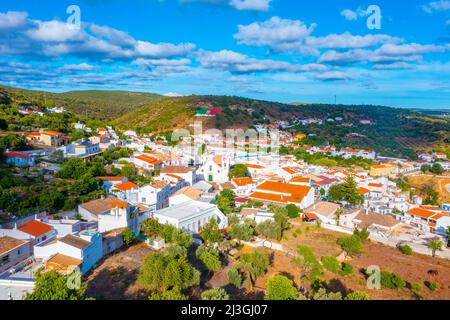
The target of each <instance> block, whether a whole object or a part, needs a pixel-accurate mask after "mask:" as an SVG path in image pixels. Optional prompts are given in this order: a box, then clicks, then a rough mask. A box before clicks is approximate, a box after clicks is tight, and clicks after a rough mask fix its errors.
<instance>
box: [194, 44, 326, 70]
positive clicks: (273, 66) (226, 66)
mask: <svg viewBox="0 0 450 320" xmlns="http://www.w3.org/2000/svg"><path fill="white" fill-rule="evenodd" d="M197 60H198V61H200V63H201V65H202V66H203V67H205V68H210V69H219V70H224V71H230V72H235V73H252V72H271V71H291V72H311V71H323V70H326V67H325V66H323V65H321V64H303V65H302V64H291V63H288V62H285V61H278V60H271V59H255V58H251V57H249V56H247V55H244V54H241V53H237V52H234V51H230V50H221V51H215V52H212V51H200V52H199V54H198V55H197Z"/></svg>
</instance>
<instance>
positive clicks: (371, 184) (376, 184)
mask: <svg viewBox="0 0 450 320" xmlns="http://www.w3.org/2000/svg"><path fill="white" fill-rule="evenodd" d="M382 186H383V185H382V184H381V183H369V187H374V188H381V187H382Z"/></svg>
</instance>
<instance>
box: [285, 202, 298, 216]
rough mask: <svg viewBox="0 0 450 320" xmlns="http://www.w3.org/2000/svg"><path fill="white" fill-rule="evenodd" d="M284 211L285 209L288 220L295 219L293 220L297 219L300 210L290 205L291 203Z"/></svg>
mask: <svg viewBox="0 0 450 320" xmlns="http://www.w3.org/2000/svg"><path fill="white" fill-rule="evenodd" d="M286 209H287V213H288V216H289V218H291V219H295V218H298V217H299V216H300V215H299V213H300V209H299V208H298V207H297V206H296V205H295V204H292V203H291V204H288V205H287V206H286Z"/></svg>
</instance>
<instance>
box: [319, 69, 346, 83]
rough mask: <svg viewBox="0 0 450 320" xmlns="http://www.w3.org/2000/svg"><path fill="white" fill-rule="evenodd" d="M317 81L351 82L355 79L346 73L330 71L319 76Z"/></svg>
mask: <svg viewBox="0 0 450 320" xmlns="http://www.w3.org/2000/svg"><path fill="white" fill-rule="evenodd" d="M316 79H318V80H322V81H341V80H350V79H353V77H352V76H351V75H349V74H347V73H345V72H341V71H330V72H325V73H322V74H319V75H317V76H316Z"/></svg>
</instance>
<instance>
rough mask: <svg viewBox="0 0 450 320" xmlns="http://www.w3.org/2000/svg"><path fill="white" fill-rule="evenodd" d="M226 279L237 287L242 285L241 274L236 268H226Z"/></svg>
mask: <svg viewBox="0 0 450 320" xmlns="http://www.w3.org/2000/svg"><path fill="white" fill-rule="evenodd" d="M227 279H228V282H229V283H230V284H232V285H233V286H235V287H236V288H238V289H239V288H240V287H241V286H242V276H241V274H240V273H239V270H238V269H236V268H231V269H230V270H228V274H227Z"/></svg>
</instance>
